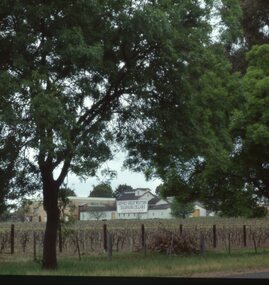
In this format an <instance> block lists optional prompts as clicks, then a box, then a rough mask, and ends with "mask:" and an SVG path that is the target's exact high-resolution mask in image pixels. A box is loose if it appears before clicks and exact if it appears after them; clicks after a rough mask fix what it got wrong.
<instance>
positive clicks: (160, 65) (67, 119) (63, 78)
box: [0, 0, 212, 269]
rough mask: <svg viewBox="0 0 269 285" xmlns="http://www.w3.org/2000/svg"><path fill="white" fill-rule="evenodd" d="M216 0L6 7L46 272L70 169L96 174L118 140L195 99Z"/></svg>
mask: <svg viewBox="0 0 269 285" xmlns="http://www.w3.org/2000/svg"><path fill="white" fill-rule="evenodd" d="M211 2H212V1H204V4H205V5H200V1H166V0H164V1H155V0H154V1H153V0H151V1H130V0H121V1H111V0H105V1H83V0H81V1H74V0H67V1H63V0H55V1H41V0H38V1H22V0H17V1H15V0H11V1H7V0H4V1H1V3H0V29H1V33H0V68H1V77H0V85H1V86H2V85H4V86H6V87H8V88H6V91H5V93H1V96H4V97H5V99H6V100H7V101H8V102H9V103H10V106H11V107H10V108H11V110H13V112H14V113H16V119H17V124H16V126H20V128H22V129H25V131H26V132H25V133H23V134H22V135H21V136H20V137H19V139H20V141H23V142H24V143H23V145H22V147H21V148H20V155H21V156H22V155H25V157H26V158H27V159H28V162H29V163H30V162H31V167H28V168H26V169H27V170H29V172H31V171H34V170H38V171H37V174H39V175H38V176H37V179H40V182H41V185H42V189H43V205H44V209H45V211H46V213H47V223H46V230H45V238H44V249H43V264H42V267H43V268H44V269H54V268H56V267H57V258H56V235H57V228H58V223H59V208H58V195H59V189H60V187H61V185H62V184H63V183H64V180H65V178H66V176H67V174H68V172H69V171H71V172H73V173H75V174H77V175H80V176H82V177H86V176H90V175H95V173H96V171H97V169H98V167H99V166H100V165H101V164H102V163H103V162H105V161H106V160H108V159H110V158H112V154H111V150H110V148H111V147H113V141H114V140H115V139H116V141H118V142H121V143H122V145H123V146H124V144H125V143H124V141H122V139H123V138H124V139H125V141H126V140H127V139H126V137H127V138H130V139H128V142H130V141H131V137H133V135H130V134H132V133H135V135H138V136H141V137H143V136H144V135H143V134H144V133H145V132H147V131H148V130H150V129H151V127H152V126H153V125H154V123H155V115H156V114H157V113H158V110H160V109H165V108H169V106H170V105H171V104H173V105H177V104H178V103H180V106H182V104H184V101H186V98H187V96H190V92H189V89H190V87H191V85H192V80H193V79H194V78H197V76H198V75H199V74H200V73H202V71H201V70H199V69H197V70H196V71H195V69H194V68H192V71H193V73H192V75H191V76H190V72H191V69H190V68H189V67H190V66H193V65H195V64H196V62H199V66H200V67H201V66H202V65H203V63H202V62H204V61H206V60H207V59H206V58H205V57H203V56H202V55H203V53H204V51H205V50H206V45H207V43H208V33H209V32H210V27H209V25H208V17H209V8H210V6H209V5H210V4H211ZM179 98H180V99H179ZM1 100H2V98H1ZM15 111H16V112H15ZM184 112H185V111H184V110H183V109H182V118H184ZM183 125H184V124H183ZM4 135H5V134H4ZM128 146H129V148H130V145H128Z"/></svg>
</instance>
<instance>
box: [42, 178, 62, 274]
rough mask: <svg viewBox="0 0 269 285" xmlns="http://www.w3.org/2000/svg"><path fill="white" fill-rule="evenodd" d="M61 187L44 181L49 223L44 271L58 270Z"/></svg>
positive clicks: (45, 206)
mask: <svg viewBox="0 0 269 285" xmlns="http://www.w3.org/2000/svg"><path fill="white" fill-rule="evenodd" d="M58 193H59V186H58V185H57V183H56V182H55V181H54V180H51V181H45V182H44V180H43V199H44V200H43V204H44V209H45V211H46V213H47V223H46V230H45V239H44V247H43V263H42V269H56V268H57V253H56V248H57V243H56V241H57V230H58V226H59V221H60V210H59V207H58Z"/></svg>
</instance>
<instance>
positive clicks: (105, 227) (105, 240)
mask: <svg viewBox="0 0 269 285" xmlns="http://www.w3.org/2000/svg"><path fill="white" fill-rule="evenodd" d="M103 244H104V250H105V251H107V226H106V224H104V225H103Z"/></svg>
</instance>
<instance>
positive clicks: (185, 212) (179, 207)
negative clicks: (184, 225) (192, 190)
mask: <svg viewBox="0 0 269 285" xmlns="http://www.w3.org/2000/svg"><path fill="white" fill-rule="evenodd" d="M193 212H194V203H183V202H180V201H179V200H178V199H177V198H174V199H173V201H172V203H171V215H172V216H173V217H175V218H184V219H185V218H186V217H187V216H189V215H190V214H191V213H193Z"/></svg>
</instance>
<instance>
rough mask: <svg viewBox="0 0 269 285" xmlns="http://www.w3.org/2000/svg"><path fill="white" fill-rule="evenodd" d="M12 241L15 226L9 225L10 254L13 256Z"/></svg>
mask: <svg viewBox="0 0 269 285" xmlns="http://www.w3.org/2000/svg"><path fill="white" fill-rule="evenodd" d="M14 239H15V226H14V224H12V225H11V229H10V253H11V254H14Z"/></svg>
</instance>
